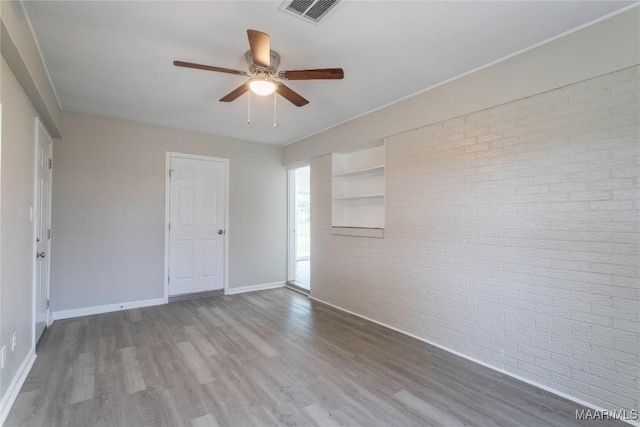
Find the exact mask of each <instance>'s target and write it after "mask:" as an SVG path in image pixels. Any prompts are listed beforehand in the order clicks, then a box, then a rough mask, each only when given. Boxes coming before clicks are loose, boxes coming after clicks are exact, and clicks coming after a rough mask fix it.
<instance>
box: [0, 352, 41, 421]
mask: <svg viewBox="0 0 640 427" xmlns="http://www.w3.org/2000/svg"><path fill="white" fill-rule="evenodd" d="M35 361H36V352H35V351H34V350H33V349H31V350H29V353H28V354H27V357H25V358H24V360H23V361H22V364H21V365H20V367H19V368H18V371H17V372H16V375H15V376H14V377H13V380H12V381H11V384H9V387H8V388H7V392H6V393H5V395H4V397H3V398H2V401H1V402H0V426H1V425H3V424H4V421H5V420H6V419H7V415H9V411H10V410H11V407H12V406H13V403H14V402H15V401H16V397H18V392H19V391H20V389H21V388H22V384H24V381H25V380H26V379H27V375H29V372H30V371H31V368H32V367H33V363H34V362H35Z"/></svg>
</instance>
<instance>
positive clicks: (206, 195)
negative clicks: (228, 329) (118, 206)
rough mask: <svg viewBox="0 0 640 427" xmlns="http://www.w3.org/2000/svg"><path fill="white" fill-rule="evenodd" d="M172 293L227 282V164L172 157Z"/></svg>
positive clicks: (170, 291)
mask: <svg viewBox="0 0 640 427" xmlns="http://www.w3.org/2000/svg"><path fill="white" fill-rule="evenodd" d="M170 164H171V178H170V182H171V189H170V201H169V212H170V220H169V223H170V229H169V295H170V296H173V295H182V294H188V293H193V292H204V291H211V290H217V289H222V288H223V287H224V261H225V260H224V256H225V251H224V242H225V239H224V233H225V230H224V224H225V218H224V216H225V210H226V209H225V201H226V194H225V191H226V182H225V180H226V170H225V168H226V164H225V163H224V162H222V161H214V160H200V159H189V158H180V157H171V163H170Z"/></svg>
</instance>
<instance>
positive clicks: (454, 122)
mask: <svg viewBox="0 0 640 427" xmlns="http://www.w3.org/2000/svg"><path fill="white" fill-rule="evenodd" d="M638 75H639V68H638V67H634V68H631V69H626V70H622V71H619V72H616V73H612V74H608V75H605V76H601V77H598V78H595V79H592V80H588V81H584V82H580V83H577V84H573V85H571V86H567V87H564V88H560V89H557V90H553V91H550V92H546V93H542V94H539V95H536V96H533V97H530V98H526V99H521V100H519V101H516V102H511V103H508V104H505V105H501V106H498V107H495V108H491V109H488V110H483V111H479V112H476V113H473V114H470V115H467V116H465V117H459V118H454V119H451V120H447V121H444V122H440V123H435V124H432V125H429V126H426V127H424V128H421V129H417V130H413V131H410V132H407V133H403V134H400V135H397V136H394V137H392V138H389V139H388V140H387V146H386V147H387V148H386V153H387V160H386V161H387V169H386V203H387V205H386V217H387V220H386V230H385V238H384V239H370V238H361V237H360V238H359V237H348V236H337V235H331V234H330V226H331V159H330V156H329V155H326V156H322V157H319V158H316V159H313V160H312V162H311V185H312V188H311V194H312V203H311V205H312V223H313V225H312V270H311V281H312V296H313V297H315V298H318V299H320V300H323V301H326V302H329V303H331V304H335V305H337V306H340V307H342V308H344V309H347V310H351V311H353V312H355V313H358V314H361V315H363V316H367V317H369V318H372V319H375V320H377V321H379V322H382V323H385V324H388V325H390V326H392V327H395V328H398V329H401V330H404V331H406V332H409V333H411V334H414V335H417V336H419V337H422V338H424V339H426V340H429V341H432V342H435V343H437V344H440V345H442V346H445V347H448V348H450V349H452V350H455V351H457V352H460V353H463V354H465V355H467V356H469V357H472V358H475V359H477V360H479V361H482V362H484V363H487V364H490V365H492V366H494V367H497V368H499V369H503V370H505V371H507V372H510V373H512V374H515V375H518V376H521V377H524V378H526V379H529V380H531V381H534V382H537V383H539V384H542V385H544V386H547V387H550V388H553V389H555V390H558V391H560V392H562V393H565V394H568V395H571V396H574V397H575V398H577V399H581V400H584V401H587V402H590V403H592V404H595V405H597V406H600V407H602V408H605V409H613V408H618V409H620V408H626V409H638V408H639V404H638V401H639V400H640V398H639V397H640V392H639V390H640V384H639V378H638V377H639V371H640V367H639V366H640V364H639V354H640V344H639V328H640V326H639V325H640V323H639V320H640V319H639V311H640V309H639V305H640V301H639V298H640V289H639V288H640V285H639V269H640V259H639V236H640V226H639V210H638V209H639V201H638V199H639V198H638V194H639V178H638V177H639V175H640V166H639V165H640V156H639V147H640V145H639V115H638V114H639V111H638V105H639V91H640V89H639V87H640V83H639V79H638ZM461 102H463V100H461Z"/></svg>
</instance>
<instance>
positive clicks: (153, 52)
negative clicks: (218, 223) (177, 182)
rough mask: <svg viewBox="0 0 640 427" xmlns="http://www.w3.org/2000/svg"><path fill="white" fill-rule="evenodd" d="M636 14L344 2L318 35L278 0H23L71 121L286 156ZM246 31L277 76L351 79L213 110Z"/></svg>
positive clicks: (237, 80)
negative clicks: (348, 124) (178, 134)
mask: <svg viewBox="0 0 640 427" xmlns="http://www.w3.org/2000/svg"><path fill="white" fill-rule="evenodd" d="M632 3H633V2H617V1H498V2H495V1H488V2H485V1H466V2H464V1H439V2H436V1H345V0H343V1H342V3H341V4H339V5H338V6H337V7H336V9H335V10H334V11H333V13H331V14H330V15H329V16H328V17H327V18H326V19H325V20H324V21H322V22H321V23H320V24H319V25H316V24H312V23H308V22H305V21H303V20H302V19H300V18H297V17H294V16H291V15H289V14H287V13H284V12H282V11H281V10H280V5H281V4H282V2H280V1H276V2H273V1H254V2H249V1H229V2H228V1H208V2H186V1H162V2H150V1H106V2H95V1H71V2H57V1H42V2H37V1H27V2H25V7H26V10H27V13H28V16H29V18H30V20H31V23H32V26H33V29H34V32H35V34H36V37H37V39H38V43H39V44H40V48H41V50H42V54H43V56H44V60H45V63H46V66H47V68H48V70H49V73H50V75H51V79H52V81H53V84H54V86H55V89H56V91H57V93H58V96H59V99H60V103H61V105H62V108H63V109H64V110H69V111H77V112H84V113H90V114H96V115H101V116H108V117H115V118H121V119H126V120H132V121H137V122H143V123H151V124H156V125H161V126H167V127H172V128H178V129H186V130H191V131H197V132H204V133H209V134H215V135H223V136H230V137H235V138H241V139H246V140H251V141H258V142H264V143H270V144H287V143H290V142H293V141H296V140H299V139H301V138H303V137H305V136H308V135H311V134H314V133H317V132H319V131H321V130H323V129H326V128H329V127H331V126H334V125H336V124H338V123H341V122H344V121H347V120H349V119H352V118H354V117H356V116H359V115H362V114H364V113H366V112H369V111H371V110H374V109H377V108H379V107H381V106H383V105H386V104H389V103H392V102H394V101H397V100H399V99H401V98H404V97H407V96H409V95H412V94H414V93H417V92H420V91H422V90H424V89H425V88H428V87H430V86H433V85H435V84H438V83H440V82H443V81H445V80H448V79H451V78H453V77H455V76H458V75H460V74H463V73H465V72H468V71H470V70H473V69H476V68H478V67H481V66H483V65H486V64H488V63H490V62H493V61H496V60H498V59H500V58H504V57H505V56H508V55H511V54H513V53H515V52H518V51H520V50H522V49H526V48H527V47H530V46H532V45H535V44H537V43H540V42H542V41H544V40H547V39H549V38H552V37H554V36H557V35H558V34H562V33H564V32H566V31H569V30H571V29H574V28H576V27H578V26H581V25H583V24H585V23H589V22H591V21H593V20H595V19H598V18H600V17H602V16H605V15H607V14H610V13H612V12H614V11H616V10H619V9H621V8H623V7H625V6H627V5H629V4H632ZM248 28H252V29H257V30H260V31H264V32H267V33H269V34H270V35H271V47H272V49H274V50H276V51H277V52H279V53H280V55H281V56H282V63H281V66H280V69H281V70H286V69H305V68H332V67H342V68H344V71H345V78H344V80H319V81H292V82H289V83H288V85H289V86H290V87H291V88H292V89H294V90H295V91H297V92H299V93H300V94H301V95H302V96H304V97H305V98H307V99H308V100H309V101H310V103H309V104H308V105H306V106H304V107H301V108H298V107H295V106H293V105H292V104H290V103H289V102H287V101H286V100H285V99H284V98H281V97H279V98H278V100H277V115H278V119H277V122H278V126H277V127H276V128H273V127H272V120H273V97H267V98H260V97H257V96H252V98H251V104H252V106H251V107H252V111H251V119H252V120H251V124H247V98H248V96H247V95H246V94H245V95H243V96H241V97H240V98H238V99H237V100H236V101H235V102H233V103H221V102H218V99H219V98H221V97H222V96H223V95H225V94H227V93H228V92H230V91H231V90H233V89H235V88H236V87H238V86H239V85H240V84H242V83H243V81H244V78H243V77H240V76H235V75H230V74H221V73H214V72H208V71H201V70H193V69H187V68H179V67H175V66H173V65H172V61H173V60H176V59H178V60H183V61H190V62H197V63H202V64H209V65H216V66H219V67H227V68H236V69H240V70H246V69H247V67H246V63H245V62H244V58H243V55H244V53H245V51H246V50H247V49H248V42H247V36H246V30H247V29H248Z"/></svg>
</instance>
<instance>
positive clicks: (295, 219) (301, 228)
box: [287, 164, 311, 293]
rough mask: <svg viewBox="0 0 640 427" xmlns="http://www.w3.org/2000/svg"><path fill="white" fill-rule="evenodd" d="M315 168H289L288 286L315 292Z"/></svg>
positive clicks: (308, 166) (306, 291)
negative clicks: (312, 187) (312, 219)
mask: <svg viewBox="0 0 640 427" xmlns="http://www.w3.org/2000/svg"><path fill="white" fill-rule="evenodd" d="M310 184H311V166H310V165H308V164H306V165H303V166H296V167H294V168H291V169H289V263H288V264H289V268H288V270H289V271H288V276H289V277H288V280H287V284H288V285H289V286H292V287H293V288H294V289H296V290H300V291H302V292H305V293H309V292H310V291H311V185H310Z"/></svg>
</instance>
